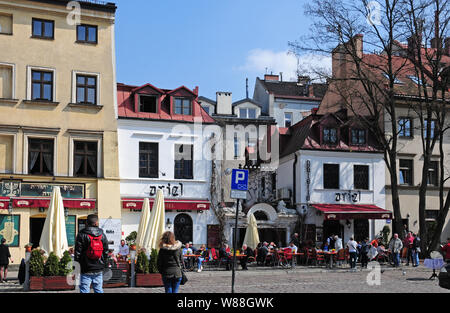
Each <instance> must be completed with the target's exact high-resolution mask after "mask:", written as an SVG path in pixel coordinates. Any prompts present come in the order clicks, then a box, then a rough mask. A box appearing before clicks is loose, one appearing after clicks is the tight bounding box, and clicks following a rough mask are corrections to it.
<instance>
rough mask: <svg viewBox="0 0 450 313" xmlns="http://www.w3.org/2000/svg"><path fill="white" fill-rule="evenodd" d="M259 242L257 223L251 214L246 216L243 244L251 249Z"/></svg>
mask: <svg viewBox="0 0 450 313" xmlns="http://www.w3.org/2000/svg"><path fill="white" fill-rule="evenodd" d="M258 243H259V234H258V224H257V223H256V218H255V216H254V215H253V214H250V216H249V217H248V226H247V230H246V231H245V238H244V244H246V245H247V246H248V247H249V248H251V249H256V247H257V246H258Z"/></svg>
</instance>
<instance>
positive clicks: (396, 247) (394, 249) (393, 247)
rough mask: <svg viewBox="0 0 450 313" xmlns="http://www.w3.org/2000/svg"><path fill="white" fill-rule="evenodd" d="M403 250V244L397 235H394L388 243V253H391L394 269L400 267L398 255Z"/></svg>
mask: <svg viewBox="0 0 450 313" xmlns="http://www.w3.org/2000/svg"><path fill="white" fill-rule="evenodd" d="M402 249H403V243H402V241H401V239H400V238H398V234H394V237H393V238H392V239H391V241H390V242H389V251H390V252H391V253H392V256H393V259H394V267H399V266H400V253H401V252H402Z"/></svg>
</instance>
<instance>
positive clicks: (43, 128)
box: [0, 0, 121, 260]
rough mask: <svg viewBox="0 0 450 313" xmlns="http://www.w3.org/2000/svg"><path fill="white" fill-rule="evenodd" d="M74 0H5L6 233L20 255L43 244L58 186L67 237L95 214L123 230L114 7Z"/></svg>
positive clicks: (1, 1) (0, 216) (0, 134)
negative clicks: (51, 200) (51, 197)
mask: <svg viewBox="0 0 450 313" xmlns="http://www.w3.org/2000/svg"><path fill="white" fill-rule="evenodd" d="M72 3H74V2H70V1H68V0H67V1H65V0H54V1H51V0H45V1H41V0H27V1H26V0H0V236H1V237H4V238H5V239H7V244H9V246H10V250H11V253H12V257H13V258H14V259H15V260H20V258H21V257H23V256H24V252H25V250H24V246H25V244H27V243H29V242H31V243H33V244H34V246H36V245H37V244H38V243H39V239H40V233H41V230H42V226H43V222H44V218H45V216H46V212H47V209H48V199H49V195H50V192H51V189H52V186H54V185H58V186H61V192H62V195H63V197H64V198H65V199H64V206H65V207H66V216H67V218H66V220H67V222H66V224H67V226H68V227H67V229H68V230H67V233H68V240H69V245H71V244H73V243H74V239H75V235H76V233H77V232H78V230H79V229H81V228H82V227H83V226H84V221H85V219H86V217H87V215H88V214H90V213H94V212H98V214H99V217H100V219H101V223H102V222H103V224H105V223H106V224H108V222H111V223H109V224H108V225H109V226H105V227H106V228H108V227H109V231H108V232H107V234H111V237H112V238H113V239H114V238H115V237H117V236H119V237H120V235H121V234H118V232H119V231H118V230H117V229H119V230H120V218H121V211H120V182H119V173H118V145H117V122H116V116H117V112H116V107H117V105H116V89H115V86H116V73H115V44H114V21H115V11H116V6H115V5H114V4H111V3H105V4H100V3H99V2H98V1H96V2H94V1H76V3H78V5H77V6H74V7H70V6H69V7H68V5H70V4H72ZM117 224H119V225H117ZM114 231H115V232H116V234H115V235H114V234H113V232H114ZM109 239H110V238H109ZM118 244H119V243H118V242H115V245H118Z"/></svg>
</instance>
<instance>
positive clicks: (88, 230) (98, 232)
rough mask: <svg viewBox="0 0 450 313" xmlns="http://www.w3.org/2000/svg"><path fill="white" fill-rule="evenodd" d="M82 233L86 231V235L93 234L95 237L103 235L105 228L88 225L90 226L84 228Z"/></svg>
mask: <svg viewBox="0 0 450 313" xmlns="http://www.w3.org/2000/svg"><path fill="white" fill-rule="evenodd" d="M81 233H84V234H86V235H91V236H94V237H98V236H100V235H103V230H102V229H101V228H98V227H92V226H88V227H86V228H84V229H82V230H81Z"/></svg>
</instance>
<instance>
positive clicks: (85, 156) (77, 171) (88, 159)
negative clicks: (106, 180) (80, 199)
mask: <svg viewBox="0 0 450 313" xmlns="http://www.w3.org/2000/svg"><path fill="white" fill-rule="evenodd" d="M74 148H75V149H74V158H73V159H74V165H73V172H74V176H83V177H97V142H92V141H74Z"/></svg>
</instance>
